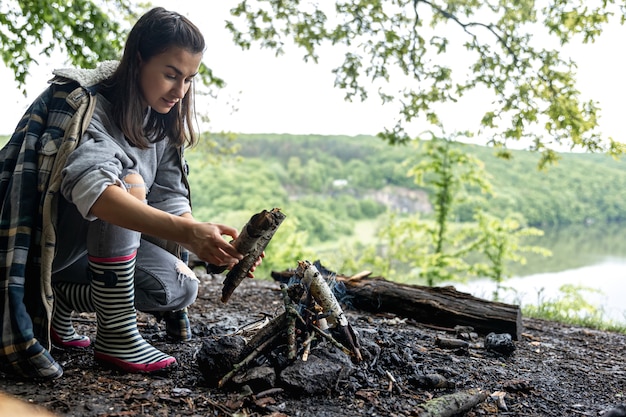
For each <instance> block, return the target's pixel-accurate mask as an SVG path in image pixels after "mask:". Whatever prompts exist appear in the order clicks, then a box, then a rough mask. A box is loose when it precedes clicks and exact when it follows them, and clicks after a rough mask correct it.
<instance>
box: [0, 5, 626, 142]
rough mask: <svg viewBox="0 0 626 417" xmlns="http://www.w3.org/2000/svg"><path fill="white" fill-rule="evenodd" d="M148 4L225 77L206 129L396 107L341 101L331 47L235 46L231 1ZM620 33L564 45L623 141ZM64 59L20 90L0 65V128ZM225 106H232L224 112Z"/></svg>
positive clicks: (459, 109) (470, 122) (327, 124)
mask: <svg viewBox="0 0 626 417" xmlns="http://www.w3.org/2000/svg"><path fill="white" fill-rule="evenodd" d="M152 3H153V4H154V5H160V6H163V7H165V8H168V9H170V10H175V11H178V12H180V13H182V14H184V15H186V16H188V17H189V18H190V19H191V20H192V21H193V22H194V23H196V24H197V25H198V27H199V28H200V30H201V31H202V32H203V34H204V35H205V38H206V41H207V50H206V52H205V55H204V58H203V61H204V63H205V64H206V65H208V66H209V67H210V68H212V69H213V71H214V73H215V74H216V75H217V76H219V77H221V78H223V79H225V80H226V82H227V88H226V89H224V90H222V91H220V92H219V96H218V99H217V100H215V101H212V102H211V103H210V106H209V107H208V108H207V109H206V110H207V112H208V114H209V115H210V117H211V124H210V129H211V130H213V131H220V130H226V131H233V132H239V133H289V134H302V135H306V134H320V135H349V136H354V135H359V134H365V135H375V134H376V133H378V132H380V131H382V130H383V129H384V127H392V126H393V124H394V123H395V118H396V109H395V108H393V107H391V106H386V105H385V106H383V105H381V104H380V102H379V101H378V98H377V97H376V96H374V95H372V98H371V99H370V100H368V101H367V102H365V103H361V102H359V101H355V102H346V101H344V98H343V93H342V92H341V91H340V90H338V89H336V88H334V87H333V83H334V75H333V74H332V72H331V69H332V68H333V67H335V66H337V65H338V64H339V63H340V62H341V61H340V58H341V57H340V56H338V54H336V53H334V51H332V50H327V51H326V52H324V53H322V54H321V57H322V60H321V62H320V63H319V64H313V63H305V62H304V61H303V59H302V52H301V51H298V50H293V51H288V52H289V53H288V54H287V55H286V56H282V57H278V58H276V57H275V56H274V54H273V53H272V52H271V51H269V50H260V49H258V48H257V49H253V50H249V51H241V50H240V49H239V48H238V47H236V46H235V45H234V44H233V42H232V40H231V36H230V34H229V33H228V31H227V30H226V29H225V28H224V23H223V21H224V19H225V18H227V17H228V10H229V8H230V7H232V5H233V4H234V2H232V1H228V2H226V1H219V2H217V1H215V2H210V3H209V2H207V3H203V4H205V5H209V4H210V6H205V8H206V10H202V11H201V13H199V11H198V2H197V1H193V0H177V1H166V0H160V1H153V2H152ZM625 38H626V29H625V28H624V27H622V26H619V25H614V26H612V27H610V28H609V29H607V31H606V33H605V34H604V35H603V36H602V37H601V38H600V40H599V41H598V42H596V43H595V44H593V45H583V46H577V47H576V48H571V49H572V50H571V53H572V55H573V56H574V58H575V59H576V60H577V62H578V64H579V73H578V80H579V89H580V90H581V92H582V93H583V97H584V98H585V99H593V100H595V101H598V102H599V103H600V106H601V108H602V111H601V118H600V123H601V131H602V132H603V133H604V134H606V135H607V136H612V137H613V138H615V139H617V140H621V141H623V142H626V137H625V135H624V130H623V129H622V119H623V113H624V106H623V100H624V99H623V98H624V97H626V80H625V77H624V75H623V74H626V71H625V69H626V68H625V66H626V64H625V63H624V62H623V60H622V59H621V56H620V53H619V52H618V51H620V49H621V48H620V47H619V45H620V43H621V40H622V39H625ZM66 66H67V63H66V62H64V57H62V56H55V57H53V58H50V59H48V58H45V57H42V58H40V62H39V65H38V66H36V67H33V68H32V69H31V76H30V77H29V78H28V82H27V96H26V97H24V96H23V94H22V93H21V92H20V89H19V88H18V86H17V83H16V82H15V81H14V80H13V75H12V74H11V72H10V71H9V70H8V69H7V68H6V67H4V66H3V65H2V64H0V76H2V77H3V79H4V80H5V82H4V84H5V86H7V87H9V88H7V89H5V100H3V101H2V103H1V104H0V110H1V111H2V115H3V117H2V120H1V121H0V134H10V133H11V132H12V131H13V129H14V128H15V125H16V124H17V122H18V120H19V118H20V116H21V115H22V113H23V112H24V110H25V109H26V108H27V107H28V105H29V104H30V102H31V101H32V100H34V99H35V98H36V97H37V95H39V94H40V93H41V91H43V90H44V89H45V88H46V86H47V80H48V79H49V78H51V74H52V70H53V69H55V68H62V67H66ZM485 103H486V102H485V101H484V98H483V97H480V96H479V95H477V94H474V95H473V96H470V97H468V98H467V99H466V100H464V102H461V103H460V104H458V105H455V107H451V108H450V109H449V111H447V115H448V117H449V120H451V121H454V124H455V126H454V128H455V129H457V130H462V129H476V128H477V127H478V122H479V120H480V116H481V114H482V112H483V111H484V110H485V109H484V108H483V107H482V104H485ZM233 106H234V107H236V108H237V111H236V112H233V111H232V108H233ZM201 110H203V109H201ZM446 121H447V120H446ZM416 128H418V129H421V128H422V127H421V126H418V127H416ZM448 131H450V129H448ZM409 133H412V134H418V133H419V132H418V131H413V132H411V131H410V132H409Z"/></svg>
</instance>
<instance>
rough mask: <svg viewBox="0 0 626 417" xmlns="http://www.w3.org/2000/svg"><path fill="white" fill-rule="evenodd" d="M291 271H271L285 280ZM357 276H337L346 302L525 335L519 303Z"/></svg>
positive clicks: (420, 319)
mask: <svg viewBox="0 0 626 417" xmlns="http://www.w3.org/2000/svg"><path fill="white" fill-rule="evenodd" d="M291 275H293V272H292V271H291V272H290V271H285V272H272V278H274V279H275V280H277V281H282V280H284V279H285V278H286V277H288V276H291ZM360 275H361V276H359V277H356V278H354V277H353V278H350V277H345V276H341V275H337V277H336V280H337V281H338V282H341V283H343V284H344V286H345V295H344V298H343V303H344V304H349V305H350V306H351V307H353V308H356V309H360V310H364V311H368V312H371V313H392V314H396V315H398V316H401V317H407V318H410V319H413V320H415V321H417V322H419V323H423V324H428V325H433V326H439V327H445V328H450V329H453V328H454V327H456V326H470V327H472V328H473V329H474V330H475V331H476V332H478V333H481V334H489V333H492V332H494V333H509V334H510V335H511V337H512V338H513V339H514V340H519V339H520V338H521V336H522V330H523V326H522V313H521V309H520V307H519V306H517V305H512V304H506V303H500V302H495V301H488V300H484V299H481V298H478V297H474V296H472V295H471V294H467V293H464V292H460V291H457V290H456V289H455V288H454V287H451V286H446V287H426V286H421V285H409V284H401V283H397V282H392V281H388V280H386V279H385V278H383V277H367V276H363V274H360Z"/></svg>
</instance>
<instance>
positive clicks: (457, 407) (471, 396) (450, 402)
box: [416, 389, 488, 417]
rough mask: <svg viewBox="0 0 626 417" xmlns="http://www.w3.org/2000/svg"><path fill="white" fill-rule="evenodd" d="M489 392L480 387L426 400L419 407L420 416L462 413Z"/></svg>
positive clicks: (483, 399) (432, 416)
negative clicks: (479, 388)
mask: <svg viewBox="0 0 626 417" xmlns="http://www.w3.org/2000/svg"><path fill="white" fill-rule="evenodd" d="M487 397H488V394H487V393H486V392H485V391H482V390H478V389H469V390H466V391H459V392H454V393H452V394H447V395H442V396H441V397H437V398H433V399H432V400H430V401H426V402H425V403H423V404H420V405H419V406H418V407H417V410H416V411H417V416H418V417H452V416H456V415H460V414H461V413H464V412H466V411H468V410H470V409H472V408H473V407H475V406H477V405H478V404H480V403H481V402H483V401H485V400H486V399H487Z"/></svg>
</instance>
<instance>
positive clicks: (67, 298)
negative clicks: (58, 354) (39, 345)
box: [50, 282, 96, 349]
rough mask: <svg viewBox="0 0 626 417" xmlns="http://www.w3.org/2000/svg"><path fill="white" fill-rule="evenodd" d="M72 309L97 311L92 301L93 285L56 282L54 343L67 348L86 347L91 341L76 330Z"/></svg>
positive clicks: (53, 325) (53, 314)
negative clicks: (73, 323)
mask: <svg viewBox="0 0 626 417" xmlns="http://www.w3.org/2000/svg"><path fill="white" fill-rule="evenodd" d="M72 311H79V312H93V311H96V309H95V307H94V305H93V303H92V301H91V286H90V285H89V284H77V283H74V282H59V283H55V284H54V307H53V309H52V322H51V326H50V337H51V338H52V343H53V344H54V345H55V346H57V347H60V348H65V349H72V348H86V347H87V346H89V345H90V344H91V341H90V340H89V338H88V337H87V336H83V335H80V334H78V333H76V330H74V326H73V325H72Z"/></svg>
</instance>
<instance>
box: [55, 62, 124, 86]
mask: <svg viewBox="0 0 626 417" xmlns="http://www.w3.org/2000/svg"><path fill="white" fill-rule="evenodd" d="M118 64H119V61H103V62H101V63H100V64H99V65H98V66H97V67H96V68H93V69H85V68H61V69H56V70H54V71H52V74H54V77H53V78H52V79H51V80H50V81H48V82H49V83H51V84H53V83H64V82H67V81H68V80H71V81H76V82H77V83H79V84H80V85H81V87H91V86H93V85H96V84H98V83H99V82H102V81H104V80H106V79H107V78H109V77H110V76H111V75H113V72H115V69H116V68H117V66H118Z"/></svg>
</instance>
